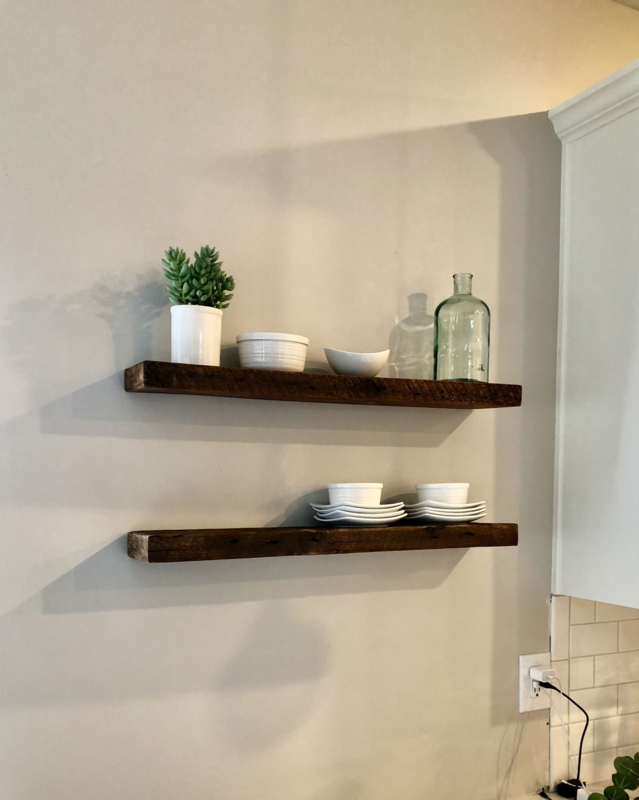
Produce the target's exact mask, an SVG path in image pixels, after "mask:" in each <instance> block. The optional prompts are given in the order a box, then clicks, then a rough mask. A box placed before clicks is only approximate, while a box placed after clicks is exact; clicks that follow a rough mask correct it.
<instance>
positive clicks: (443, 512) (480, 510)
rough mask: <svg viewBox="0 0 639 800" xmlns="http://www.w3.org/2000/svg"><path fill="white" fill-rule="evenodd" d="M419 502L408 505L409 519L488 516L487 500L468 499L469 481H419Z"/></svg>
mask: <svg viewBox="0 0 639 800" xmlns="http://www.w3.org/2000/svg"><path fill="white" fill-rule="evenodd" d="M415 488H416V489H417V497H418V499H419V502H418V503H413V504H411V505H408V504H407V505H406V511H407V513H408V517H409V519H419V520H423V521H424V522H448V523H455V522H474V520H476V519H481V518H482V517H485V516H486V502H485V501H484V500H479V501H478V502H476V503H469V502H467V501H468V489H469V484H468V483H418V484H417V485H416V486H415Z"/></svg>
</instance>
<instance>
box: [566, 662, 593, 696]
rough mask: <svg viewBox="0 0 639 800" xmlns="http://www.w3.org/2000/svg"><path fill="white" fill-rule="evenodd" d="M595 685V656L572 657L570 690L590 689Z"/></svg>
mask: <svg viewBox="0 0 639 800" xmlns="http://www.w3.org/2000/svg"><path fill="white" fill-rule="evenodd" d="M594 685H595V658H594V656H585V657H584V658H571V659H570V683H569V686H570V691H571V692H574V691H575V689H590V688H591V687H593V686H594Z"/></svg>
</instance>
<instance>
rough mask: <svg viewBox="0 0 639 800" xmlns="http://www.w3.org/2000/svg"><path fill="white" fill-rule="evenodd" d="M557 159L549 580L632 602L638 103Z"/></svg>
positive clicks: (636, 481)
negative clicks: (559, 209)
mask: <svg viewBox="0 0 639 800" xmlns="http://www.w3.org/2000/svg"><path fill="white" fill-rule="evenodd" d="M563 169H564V180H563V201H562V202H563V230H562V235H563V243H562V298H561V308H562V311H561V318H560V331H559V339H560V358H559V375H558V380H559V386H558V425H557V433H558V441H557V464H556V470H557V474H556V480H557V493H556V507H555V580H554V584H555V585H554V588H555V591H556V592H558V593H562V594H569V595H573V596H576V597H583V598H588V599H592V600H601V601H605V602H609V603H616V604H619V605H625V606H634V607H639V580H637V578H636V576H635V570H634V567H635V565H639V110H634V111H631V112H630V113H626V114H624V115H622V116H619V117H618V118H616V119H614V120H612V121H610V122H608V123H607V124H605V125H603V126H602V127H598V128H595V129H594V130H591V131H590V132H589V133H587V134H586V135H584V136H582V137H581V138H577V139H576V140H574V141H571V142H567V143H565V144H564V167H563Z"/></svg>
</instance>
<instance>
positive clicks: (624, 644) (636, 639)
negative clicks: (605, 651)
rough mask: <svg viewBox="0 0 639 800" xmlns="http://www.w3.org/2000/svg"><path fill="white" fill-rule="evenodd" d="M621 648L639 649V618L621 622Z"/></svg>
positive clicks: (623, 649) (622, 649)
mask: <svg viewBox="0 0 639 800" xmlns="http://www.w3.org/2000/svg"><path fill="white" fill-rule="evenodd" d="M619 650H620V651H625V650H639V619H635V620H626V621H625V622H620V623H619Z"/></svg>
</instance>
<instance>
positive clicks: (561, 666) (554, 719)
mask: <svg viewBox="0 0 639 800" xmlns="http://www.w3.org/2000/svg"><path fill="white" fill-rule="evenodd" d="M552 668H553V669H554V670H555V671H556V673H557V678H559V681H560V683H561V685H562V687H566V686H568V662H567V661H553V662H552ZM565 691H566V689H565V688H564V692H565ZM562 718H563V721H564V725H567V724H568V700H566V698H565V697H562V696H561V695H560V694H557V692H551V695H550V725H551V726H552V727H554V726H557V725H561V720H562Z"/></svg>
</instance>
